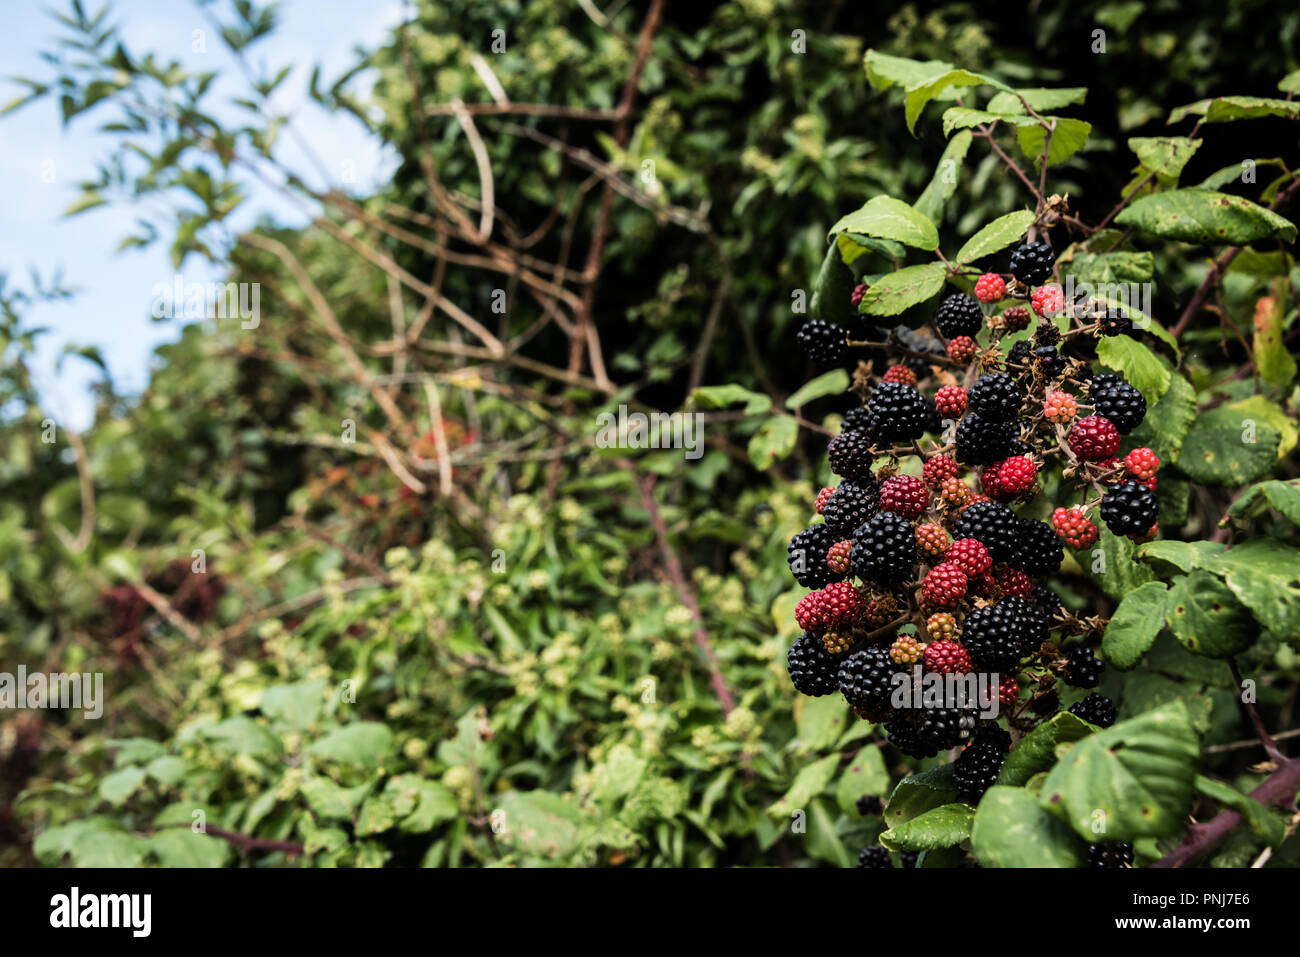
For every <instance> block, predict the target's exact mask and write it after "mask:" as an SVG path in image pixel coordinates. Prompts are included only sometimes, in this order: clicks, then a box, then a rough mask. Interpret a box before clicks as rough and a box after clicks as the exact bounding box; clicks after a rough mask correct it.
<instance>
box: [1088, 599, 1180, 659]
mask: <svg viewBox="0 0 1300 957" xmlns="http://www.w3.org/2000/svg"><path fill="white" fill-rule="evenodd" d="M1168 607H1169V592H1168V590H1167V589H1166V586H1165V584H1164V582H1147V583H1146V584H1145V585H1142V586H1141V587H1140V588H1135V589H1134V590H1133V591H1131V592H1129V593H1128V594H1127V595H1125V596H1124V598H1123V600H1122V601H1121V602H1120V603H1119V607H1118V608H1116V609H1115V613H1114V614H1113V615H1111V618H1110V623H1109V624H1107V625H1106V631H1105V633H1104V634H1103V635H1102V637H1101V651H1102V654H1103V655H1104V656H1105V657H1106V660H1107V661H1109V662H1110V663H1111V664H1112V665H1114V666H1115V667H1116V668H1119V669H1121V670H1127V669H1129V668H1132V667H1133V666H1134V665H1136V664H1137V663H1138V662H1139V661H1140V660H1141V659H1142V656H1143V655H1144V654H1146V652H1147V649H1149V648H1150V647H1151V646H1152V645H1153V644H1154V643H1155V640H1156V637H1157V636H1158V635H1159V634H1160V631H1161V629H1162V628H1164V625H1165V611H1166V610H1167V609H1168Z"/></svg>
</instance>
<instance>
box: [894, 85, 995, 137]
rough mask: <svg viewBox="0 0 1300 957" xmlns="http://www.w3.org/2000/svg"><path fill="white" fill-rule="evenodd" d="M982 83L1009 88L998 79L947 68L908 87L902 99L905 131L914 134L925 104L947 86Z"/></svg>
mask: <svg viewBox="0 0 1300 957" xmlns="http://www.w3.org/2000/svg"><path fill="white" fill-rule="evenodd" d="M983 84H992V85H993V86H996V87H998V88H999V89H1002V90H1006V89H1010V88H1009V87H1008V86H1007V85H1006V84H1005V83H1002V82H1001V81H999V80H994V79H992V78H991V77H987V76H983V75H982V74H979V73H972V72H970V71H969V70H949V71H948V72H947V73H942V74H940V75H939V76H936V77H933V78H932V79H929V80H926V81H924V82H921V83H917V84H916V85H914V86H911V87H909V88H908V91H907V96H906V97H905V98H904V100H903V115H904V118H905V119H906V120H907V131H908V132H909V133H911V134H912V135H913V136H915V135H916V121H917V120H918V119H920V117H921V111H922V110H924V109H925V105H926V104H927V103H929V102H930V101H931V100H933V99H934V98H935V97H936V96H938V95H939V94H941V93H943V92H944V91H945V90H947V89H948V88H950V87H954V86H980V85H983Z"/></svg>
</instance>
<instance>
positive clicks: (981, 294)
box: [975, 272, 1007, 302]
mask: <svg viewBox="0 0 1300 957" xmlns="http://www.w3.org/2000/svg"><path fill="white" fill-rule="evenodd" d="M1006 292H1007V283H1006V280H1004V279H1003V278H1002V277H1001V276H999V275H998V274H997V273H995V272H986V273H985V274H984V275H982V276H980V277H979V279H977V280H975V298H976V299H978V300H979V301H980V302H997V301H998V300H999V299H1001V298H1002V297H1003V296H1004V295H1006Z"/></svg>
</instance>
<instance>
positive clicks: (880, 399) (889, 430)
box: [867, 382, 933, 442]
mask: <svg viewBox="0 0 1300 957" xmlns="http://www.w3.org/2000/svg"><path fill="white" fill-rule="evenodd" d="M932 415H933V412H932V410H931V409H930V408H927V407H926V404H925V398H924V397H923V396H922V395H921V393H920V392H918V391H917V390H916V387H915V386H910V385H905V384H904V383H902V382H882V383H881V384H880V385H878V386H877V387H876V389H875V391H874V392H872V393H871V398H870V399H869V400H868V401H867V431H868V432H870V433H871V434H872V435H873V436H875V438H876V439H877V440H878V441H880V442H897V441H904V442H910V441H911V440H912V439H919V438H920V437H921V436H922V435H923V434H924V433H925V430H926V426H927V425H928V423H929V420H930V418H931V416H932Z"/></svg>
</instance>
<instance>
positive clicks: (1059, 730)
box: [998, 711, 1092, 787]
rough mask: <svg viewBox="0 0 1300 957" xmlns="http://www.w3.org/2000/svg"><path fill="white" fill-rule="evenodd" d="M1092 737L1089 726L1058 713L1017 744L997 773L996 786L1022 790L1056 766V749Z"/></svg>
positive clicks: (1075, 718)
mask: <svg viewBox="0 0 1300 957" xmlns="http://www.w3.org/2000/svg"><path fill="white" fill-rule="evenodd" d="M1090 734H1092V727H1091V726H1090V725H1088V724H1086V723H1085V722H1084V721H1083V719H1081V718H1079V717H1078V716H1077V715H1073V714H1071V713H1070V712H1068V711H1059V712H1057V713H1056V714H1054V715H1053V716H1052V717H1051V718H1050V719H1048V720H1047V721H1044V722H1043V723H1042V724H1040V725H1039V726H1038V727H1036V728H1034V730H1033V731H1031V732H1029V734H1027V735H1025V736H1024V737H1023V738H1021V739H1020V740H1019V741H1017V742H1016V746H1015V747H1014V748H1012V749H1011V753H1010V754H1009V755H1007V760H1006V763H1004V764H1003V765H1002V771H1001V772H1000V773H999V774H998V784H1005V785H1010V786H1013V787H1023V786H1024V785H1025V784H1026V783H1027V782H1028V781H1029V779H1030V778H1032V777H1033V776H1034V775H1035V774H1038V773H1039V772H1042V771H1046V770H1047V769H1048V768H1050V767H1051V766H1052V765H1053V764H1055V763H1056V752H1057V749H1058V748H1060V747H1061V746H1062V745H1069V744H1073V743H1074V742H1075V741H1078V740H1079V739H1080V738H1086V737H1087V736H1088V735H1090Z"/></svg>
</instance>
